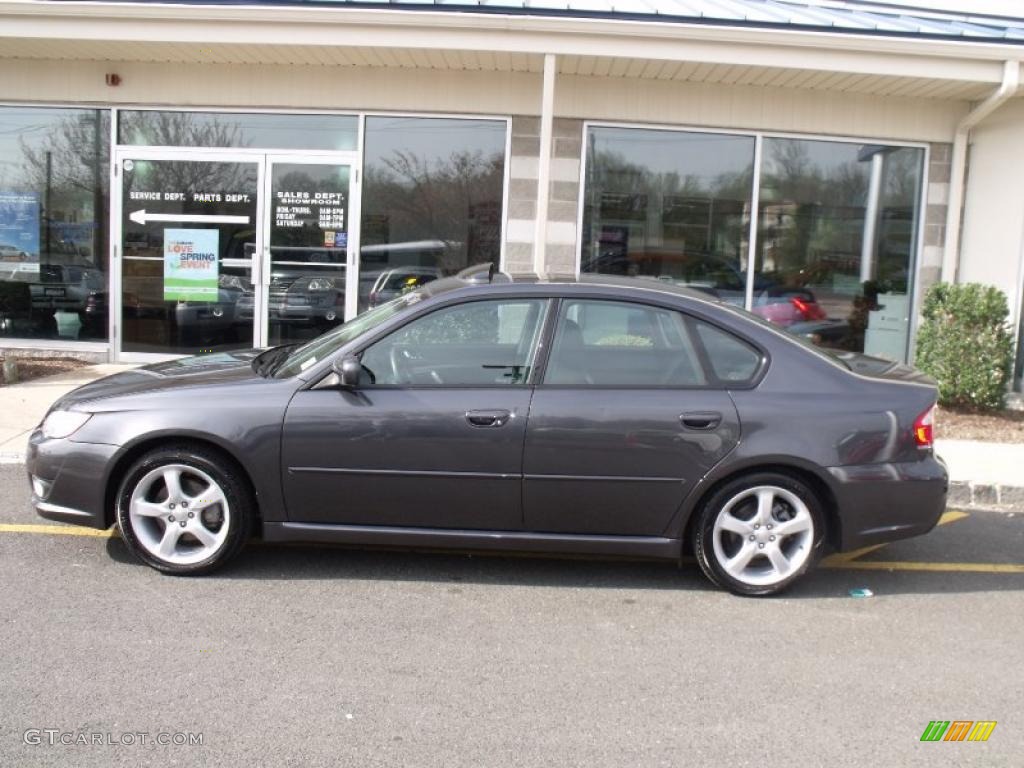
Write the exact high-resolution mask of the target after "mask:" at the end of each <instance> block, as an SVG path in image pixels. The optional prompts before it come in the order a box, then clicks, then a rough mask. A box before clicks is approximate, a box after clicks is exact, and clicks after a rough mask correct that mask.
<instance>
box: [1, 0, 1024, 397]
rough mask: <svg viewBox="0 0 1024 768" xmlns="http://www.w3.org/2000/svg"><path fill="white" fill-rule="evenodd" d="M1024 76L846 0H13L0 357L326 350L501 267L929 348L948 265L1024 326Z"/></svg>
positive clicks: (1020, 45) (907, 350)
mask: <svg viewBox="0 0 1024 768" xmlns="http://www.w3.org/2000/svg"><path fill="white" fill-rule="evenodd" d="M1022 59H1024V21H1022V20H1014V19H1009V18H998V17H969V16H966V15H963V14H954V13H930V12H927V11H916V10H915V11H908V10H900V9H897V8H893V7H889V6H885V5H880V4H874V3H853V2H829V1H828V0H821V2H810V1H805V2H795V1H794V2H786V1H784V0H656V1H655V2H651V3H645V4H643V5H642V6H641V5H633V4H628V3H627V4H622V5H620V4H618V3H616V4H614V5H613V4H612V3H610V2H606V1H605V0H601V1H600V2H592V1H590V0H585V1H583V2H575V0H569V2H568V4H566V3H562V4H561V5H559V6H557V7H556V5H555V4H542V3H541V4H539V3H536V2H532V1H531V2H522V3H514V2H513V1H512V0H502V1H501V2H498V3H492V2H489V1H488V2H484V3H481V4H478V5H467V4H449V3H445V2H435V3H428V4H423V3H413V2H409V3H403V2H397V3H388V4H386V5H384V4H380V5H377V4H373V3H346V2H323V3H317V4H315V5H310V4H287V3H254V4H250V5H220V4H205V3H188V4H181V5H170V4H161V3H132V2H127V3H74V2H71V3H68V2H60V3H58V2H45V1H39V2H31V1H28V2H26V1H24V0H14V1H8V2H0V347H3V348H6V349H8V350H21V351H23V352H24V353H41V352H46V353H53V352H54V351H56V352H58V353H60V354H75V355H83V356H90V357H94V358H101V359H122V360H149V359H153V360H156V359H160V358H164V357H167V356H172V355H182V354H195V353H203V352H207V351H219V350H228V349H233V348H241V347H251V346H262V345H266V344H276V343H288V342H293V341H302V340H305V339H308V338H312V337H313V336H315V335H316V334H317V333H320V332H322V331H323V330H324V329H327V328H330V327H332V326H333V325H336V324H338V323H340V322H342V321H343V320H344V319H346V318H349V317H352V316H354V315H355V314H357V313H359V312H361V311H364V310H365V309H367V308H369V307H371V306H374V305H375V304H379V303H381V302H383V301H385V300H387V299H388V298H389V297H391V296H394V295H397V293H399V292H401V291H403V290H408V289H409V288H411V287H414V286H416V285H419V284H422V283H424V282H427V281H429V280H433V279H436V278H438V277H441V276H444V275H448V274H453V273H456V272H458V271H459V270H461V269H463V268H465V267H467V266H471V265H473V264H478V263H481V262H492V263H494V264H496V265H497V266H498V267H500V268H501V269H503V270H505V271H507V272H509V273H510V274H512V275H513V276H522V277H525V276H530V275H536V274H543V275H548V276H553V277H559V278H571V277H573V276H575V275H577V274H579V273H580V272H606V273H612V274H624V275H636V276H639V277H647V278H650V279H657V280H664V281H669V282H673V283H676V284H687V285H691V286H693V287H695V288H697V289H699V290H703V291H706V292H707V293H709V294H712V295H715V296H717V297H718V298H721V299H723V300H725V301H731V302H733V303H736V304H740V305H744V306H746V307H748V308H750V309H751V310H752V311H754V312H755V313H757V314H759V315H761V316H762V317H763V318H765V319H767V320H769V321H771V322H775V323H777V324H780V325H783V326H785V327H787V328H789V329H790V330H792V331H793V332H795V333H800V334H802V335H805V336H807V337H808V338H811V339H813V340H815V341H817V342H819V343H822V344H825V345H828V346H834V347H838V348H842V349H849V350H853V351H864V352H867V353H869V354H875V355H880V356H884V357H890V358H893V359H910V358H911V357H912V354H913V345H914V331H915V326H916V324H917V317H918V312H919V307H920V301H921V297H922V295H923V292H924V291H925V290H926V289H927V287H928V286H930V285H931V284H933V283H934V282H936V281H938V280H941V279H944V280H950V281H954V280H958V281H978V282H984V283H989V284H992V285H996V286H998V287H999V288H1001V289H1002V290H1003V291H1004V292H1005V293H1006V294H1007V296H1008V298H1009V301H1010V307H1011V315H1012V322H1013V323H1014V327H1015V328H1020V327H1021V315H1022V312H1021V306H1022V291H1024V151H1022V143H1024V99H1022V98H1021V96H1022V95H1024V92H1022V91H1021V89H1020V87H1019V84H1020V79H1021V72H1020V68H1021V64H1020V62H1021V60H1022ZM1018 346H1019V345H1018ZM1019 358H1020V356H1018V359H1019ZM1020 377H1021V367H1020V363H1018V367H1017V371H1016V376H1015V379H1016V386H1017V387H1018V388H1019V387H1020Z"/></svg>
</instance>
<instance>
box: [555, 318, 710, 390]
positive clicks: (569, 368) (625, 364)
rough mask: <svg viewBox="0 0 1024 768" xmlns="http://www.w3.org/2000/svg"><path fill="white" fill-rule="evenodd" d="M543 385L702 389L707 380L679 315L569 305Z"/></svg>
mask: <svg viewBox="0 0 1024 768" xmlns="http://www.w3.org/2000/svg"><path fill="white" fill-rule="evenodd" d="M544 383H545V384H561V385H567V386H583V387H585V386H596V387H700V386H704V385H705V384H707V377H706V376H705V373H704V369H703V368H702V367H701V364H700V359H699V357H698V355H697V352H696V348H695V346H694V343H693V339H692V338H691V336H690V328H689V326H688V325H687V323H686V321H685V319H684V318H683V316H682V315H681V314H680V313H678V312H674V311H672V310H668V309H661V308H658V307H651V306H647V305H644V304H634V303H629V302H618V301H599V300H592V301H577V300H567V301H564V302H562V309H561V311H560V313H559V318H558V326H557V328H556V330H555V339H554V344H553V345H552V348H551V357H550V359H549V360H548V366H547V372H546V373H545V375H544Z"/></svg>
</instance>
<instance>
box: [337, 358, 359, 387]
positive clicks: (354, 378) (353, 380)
mask: <svg viewBox="0 0 1024 768" xmlns="http://www.w3.org/2000/svg"><path fill="white" fill-rule="evenodd" d="M332 368H333V370H334V373H335V374H336V375H337V377H338V383H339V384H341V386H343V387H358V386H359V375H360V373H361V372H362V370H363V366H362V364H361V363H360V362H359V358H358V357H352V356H349V357H343V358H341V359H340V360H335V361H334V365H333V366H332Z"/></svg>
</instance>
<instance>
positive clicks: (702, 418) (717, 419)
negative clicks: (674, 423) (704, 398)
mask: <svg viewBox="0 0 1024 768" xmlns="http://www.w3.org/2000/svg"><path fill="white" fill-rule="evenodd" d="M679 421H680V422H682V425H683V426H684V427H686V428H687V429H701V430H708V429H714V428H715V427H717V426H718V425H719V424H721V423H722V414H720V413H718V411H700V412H692V413H681V414H679Z"/></svg>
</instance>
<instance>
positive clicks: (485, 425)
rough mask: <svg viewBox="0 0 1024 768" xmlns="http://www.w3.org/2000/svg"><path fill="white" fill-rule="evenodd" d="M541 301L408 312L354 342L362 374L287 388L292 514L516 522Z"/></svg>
mask: <svg viewBox="0 0 1024 768" xmlns="http://www.w3.org/2000/svg"><path fill="white" fill-rule="evenodd" d="M547 306H548V301H547V300H545V299H528V298H527V299H524V298H514V297H510V298H504V299H489V300H475V301H470V302H464V303H462V304H456V305H450V306H446V307H442V308H439V309H436V310H434V311H433V312H431V313H429V314H426V315H422V316H419V317H417V318H414V319H413V320H411V321H410V322H409V323H407V324H406V325H404V326H402V327H401V328H399V329H397V330H396V331H394V332H392V333H391V334H389V335H388V336H386V337H385V338H383V339H381V340H379V341H376V342H375V343H373V344H372V345H370V346H369V347H367V348H366V349H365V350H363V351H362V352H361V354H360V361H361V363H362V366H363V374H362V378H363V383H362V384H361V385H360V386H359V387H358V388H356V389H354V390H345V389H341V388H339V387H337V386H329V385H321V386H318V387H313V388H311V389H307V390H305V391H301V392H299V393H297V394H296V395H295V397H294V398H293V399H292V402H291V404H290V405H289V407H288V411H287V413H286V415H285V421H284V427H283V430H284V431H283V446H282V458H283V462H284V470H285V471H284V473H283V474H284V486H285V488H284V490H285V494H286V500H287V504H288V514H289V518H290V519H291V520H292V521H297V522H315V523H339V524H354V525H381V526H414V527H432V528H460V529H482V530H504V531H508V530H521V528H522V455H523V440H524V436H525V430H526V423H527V414H528V411H529V405H530V396H531V389H530V386H529V382H530V375H531V370H532V366H533V361H534V358H535V356H536V351H537V343H538V339H539V336H540V332H541V329H542V328H543V324H544V318H545V315H546V311H547Z"/></svg>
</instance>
